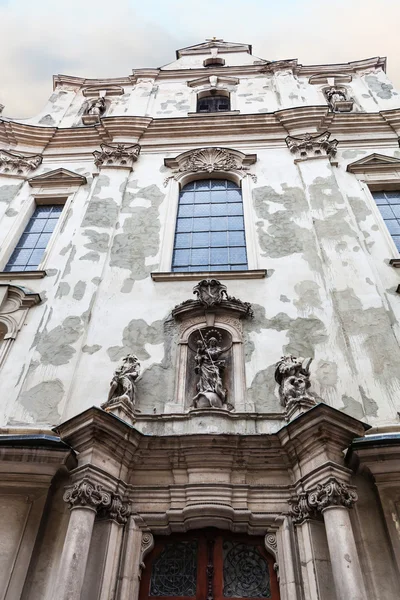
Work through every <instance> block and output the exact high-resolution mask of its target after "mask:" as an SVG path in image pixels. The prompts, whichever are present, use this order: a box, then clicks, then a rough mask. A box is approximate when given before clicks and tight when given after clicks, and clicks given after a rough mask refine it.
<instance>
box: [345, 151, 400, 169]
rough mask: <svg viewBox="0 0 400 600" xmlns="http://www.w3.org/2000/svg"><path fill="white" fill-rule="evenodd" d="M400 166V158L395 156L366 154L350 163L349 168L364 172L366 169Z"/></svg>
mask: <svg viewBox="0 0 400 600" xmlns="http://www.w3.org/2000/svg"><path fill="white" fill-rule="evenodd" d="M399 166H400V159H399V158H394V157H393V156H385V155H384V154H377V153H374V154H369V155H368V156H364V157H363V158H360V159H359V160H356V161H355V162H353V163H350V164H349V165H348V166H347V170H348V171H349V172H350V173H357V172H363V171H365V170H369V169H370V170H373V169H376V168H379V167H381V168H383V169H385V168H386V169H387V168H390V167H392V168H396V169H398V168H399Z"/></svg>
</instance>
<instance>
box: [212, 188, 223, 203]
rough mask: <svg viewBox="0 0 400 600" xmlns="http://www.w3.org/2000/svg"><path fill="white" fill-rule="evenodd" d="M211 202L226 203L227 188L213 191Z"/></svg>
mask: <svg viewBox="0 0 400 600" xmlns="http://www.w3.org/2000/svg"><path fill="white" fill-rule="evenodd" d="M211 202H212V203H213V204H214V203H216V204H218V203H221V202H223V203H224V204H225V202H226V190H215V191H213V192H212V194H211Z"/></svg>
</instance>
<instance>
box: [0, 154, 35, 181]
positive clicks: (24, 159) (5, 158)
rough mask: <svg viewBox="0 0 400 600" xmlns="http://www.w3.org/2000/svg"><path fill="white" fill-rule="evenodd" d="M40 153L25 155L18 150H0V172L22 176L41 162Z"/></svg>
mask: <svg viewBox="0 0 400 600" xmlns="http://www.w3.org/2000/svg"><path fill="white" fill-rule="evenodd" d="M42 160H43V157H42V155H41V154H34V155H32V154H31V155H25V154H21V153H20V152H10V151H9V150H0V174H3V175H8V176H10V175H11V176H19V177H24V176H25V175H27V174H28V173H29V172H30V171H34V170H35V169H37V168H38V166H39V165H40V164H41V162H42Z"/></svg>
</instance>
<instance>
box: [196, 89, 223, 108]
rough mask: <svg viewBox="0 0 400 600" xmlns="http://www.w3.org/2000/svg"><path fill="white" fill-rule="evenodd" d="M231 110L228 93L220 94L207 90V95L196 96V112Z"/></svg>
mask: <svg viewBox="0 0 400 600" xmlns="http://www.w3.org/2000/svg"><path fill="white" fill-rule="evenodd" d="M227 110H231V102H230V98H229V94H221V93H217V92H216V91H215V92H214V93H213V92H208V93H207V95H200V94H199V96H198V97H197V112H198V113H209V112H226V111H227Z"/></svg>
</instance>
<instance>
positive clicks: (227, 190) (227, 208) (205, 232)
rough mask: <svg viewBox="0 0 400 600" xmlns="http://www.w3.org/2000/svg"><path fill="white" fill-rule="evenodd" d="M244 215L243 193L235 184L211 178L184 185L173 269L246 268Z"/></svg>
mask: <svg viewBox="0 0 400 600" xmlns="http://www.w3.org/2000/svg"><path fill="white" fill-rule="evenodd" d="M192 211H193V213H192ZM192 215H193V216H192ZM242 215H243V206H242V198H241V192H240V188H239V187H238V186H237V185H236V184H235V183H233V182H231V181H228V180H223V179H218V180H217V179H208V180H199V181H195V182H193V183H191V184H190V185H189V186H184V187H183V189H182V191H181V194H180V199H179V209H178V218H177V222H176V233H175V247H174V259H173V267H172V268H173V270H175V271H182V270H185V271H186V270H189V271H191V272H193V271H210V270H226V271H229V270H230V269H234V268H235V269H236V268H237V267H238V266H239V268H240V269H246V268H247V262H246V242H245V235H244V221H243V216H242Z"/></svg>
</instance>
